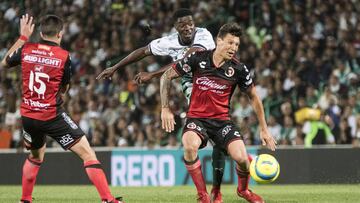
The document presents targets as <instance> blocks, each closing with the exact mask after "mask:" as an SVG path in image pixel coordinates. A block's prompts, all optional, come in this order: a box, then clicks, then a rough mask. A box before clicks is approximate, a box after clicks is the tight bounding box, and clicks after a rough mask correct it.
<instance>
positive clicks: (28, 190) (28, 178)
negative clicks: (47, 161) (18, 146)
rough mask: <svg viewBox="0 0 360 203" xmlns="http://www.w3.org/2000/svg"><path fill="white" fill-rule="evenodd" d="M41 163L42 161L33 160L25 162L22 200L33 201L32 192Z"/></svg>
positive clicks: (28, 159)
mask: <svg viewBox="0 0 360 203" xmlns="http://www.w3.org/2000/svg"><path fill="white" fill-rule="evenodd" d="M41 163H42V162H41V161H38V160H35V159H31V158H27V159H26V160H25V163H24V166H23V174H22V196H21V199H22V200H27V201H29V202H31V201H32V192H33V189H34V185H35V182H36V176H37V174H38V172H39V169H40V165H41Z"/></svg>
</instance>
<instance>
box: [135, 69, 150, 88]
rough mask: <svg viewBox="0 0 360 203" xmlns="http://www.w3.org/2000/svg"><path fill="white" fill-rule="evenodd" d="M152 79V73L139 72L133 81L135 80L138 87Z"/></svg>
mask: <svg viewBox="0 0 360 203" xmlns="http://www.w3.org/2000/svg"><path fill="white" fill-rule="evenodd" d="M152 78H153V75H152V73H148V72H140V73H138V74H136V75H135V77H134V80H135V82H136V84H138V85H139V84H142V83H147V82H149V81H150V80H151V79H152Z"/></svg>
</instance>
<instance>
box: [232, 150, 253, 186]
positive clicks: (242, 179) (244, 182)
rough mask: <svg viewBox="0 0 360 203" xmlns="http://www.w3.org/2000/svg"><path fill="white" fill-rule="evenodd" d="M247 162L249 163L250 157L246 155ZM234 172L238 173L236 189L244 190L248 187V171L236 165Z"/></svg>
mask: <svg viewBox="0 0 360 203" xmlns="http://www.w3.org/2000/svg"><path fill="white" fill-rule="evenodd" d="M248 159H249V162H250V163H251V161H252V157H251V156H250V155H248ZM236 173H237V175H238V190H239V191H244V190H247V189H248V187H249V181H250V173H249V170H248V171H242V170H241V169H240V168H239V167H238V166H237V167H236Z"/></svg>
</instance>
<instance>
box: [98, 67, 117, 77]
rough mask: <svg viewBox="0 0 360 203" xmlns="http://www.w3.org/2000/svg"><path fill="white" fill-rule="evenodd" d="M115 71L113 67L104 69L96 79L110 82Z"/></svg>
mask: <svg viewBox="0 0 360 203" xmlns="http://www.w3.org/2000/svg"><path fill="white" fill-rule="evenodd" d="M115 71H116V69H115V68H114V67H110V68H106V69H105V70H103V71H102V72H101V73H100V74H99V75H98V76H97V77H96V79H97V80H101V79H109V80H111V77H112V76H113V75H114V73H115Z"/></svg>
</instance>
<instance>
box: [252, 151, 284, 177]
mask: <svg viewBox="0 0 360 203" xmlns="http://www.w3.org/2000/svg"><path fill="white" fill-rule="evenodd" d="M279 174H280V165H279V163H278V161H277V160H276V159H275V157H273V156H271V155H270V154H260V155H259V156H256V157H255V159H253V160H252V161H251V163H250V175H251V177H252V178H253V179H254V180H255V181H256V182H258V183H271V182H273V181H274V180H276V178H277V177H278V176H279Z"/></svg>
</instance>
